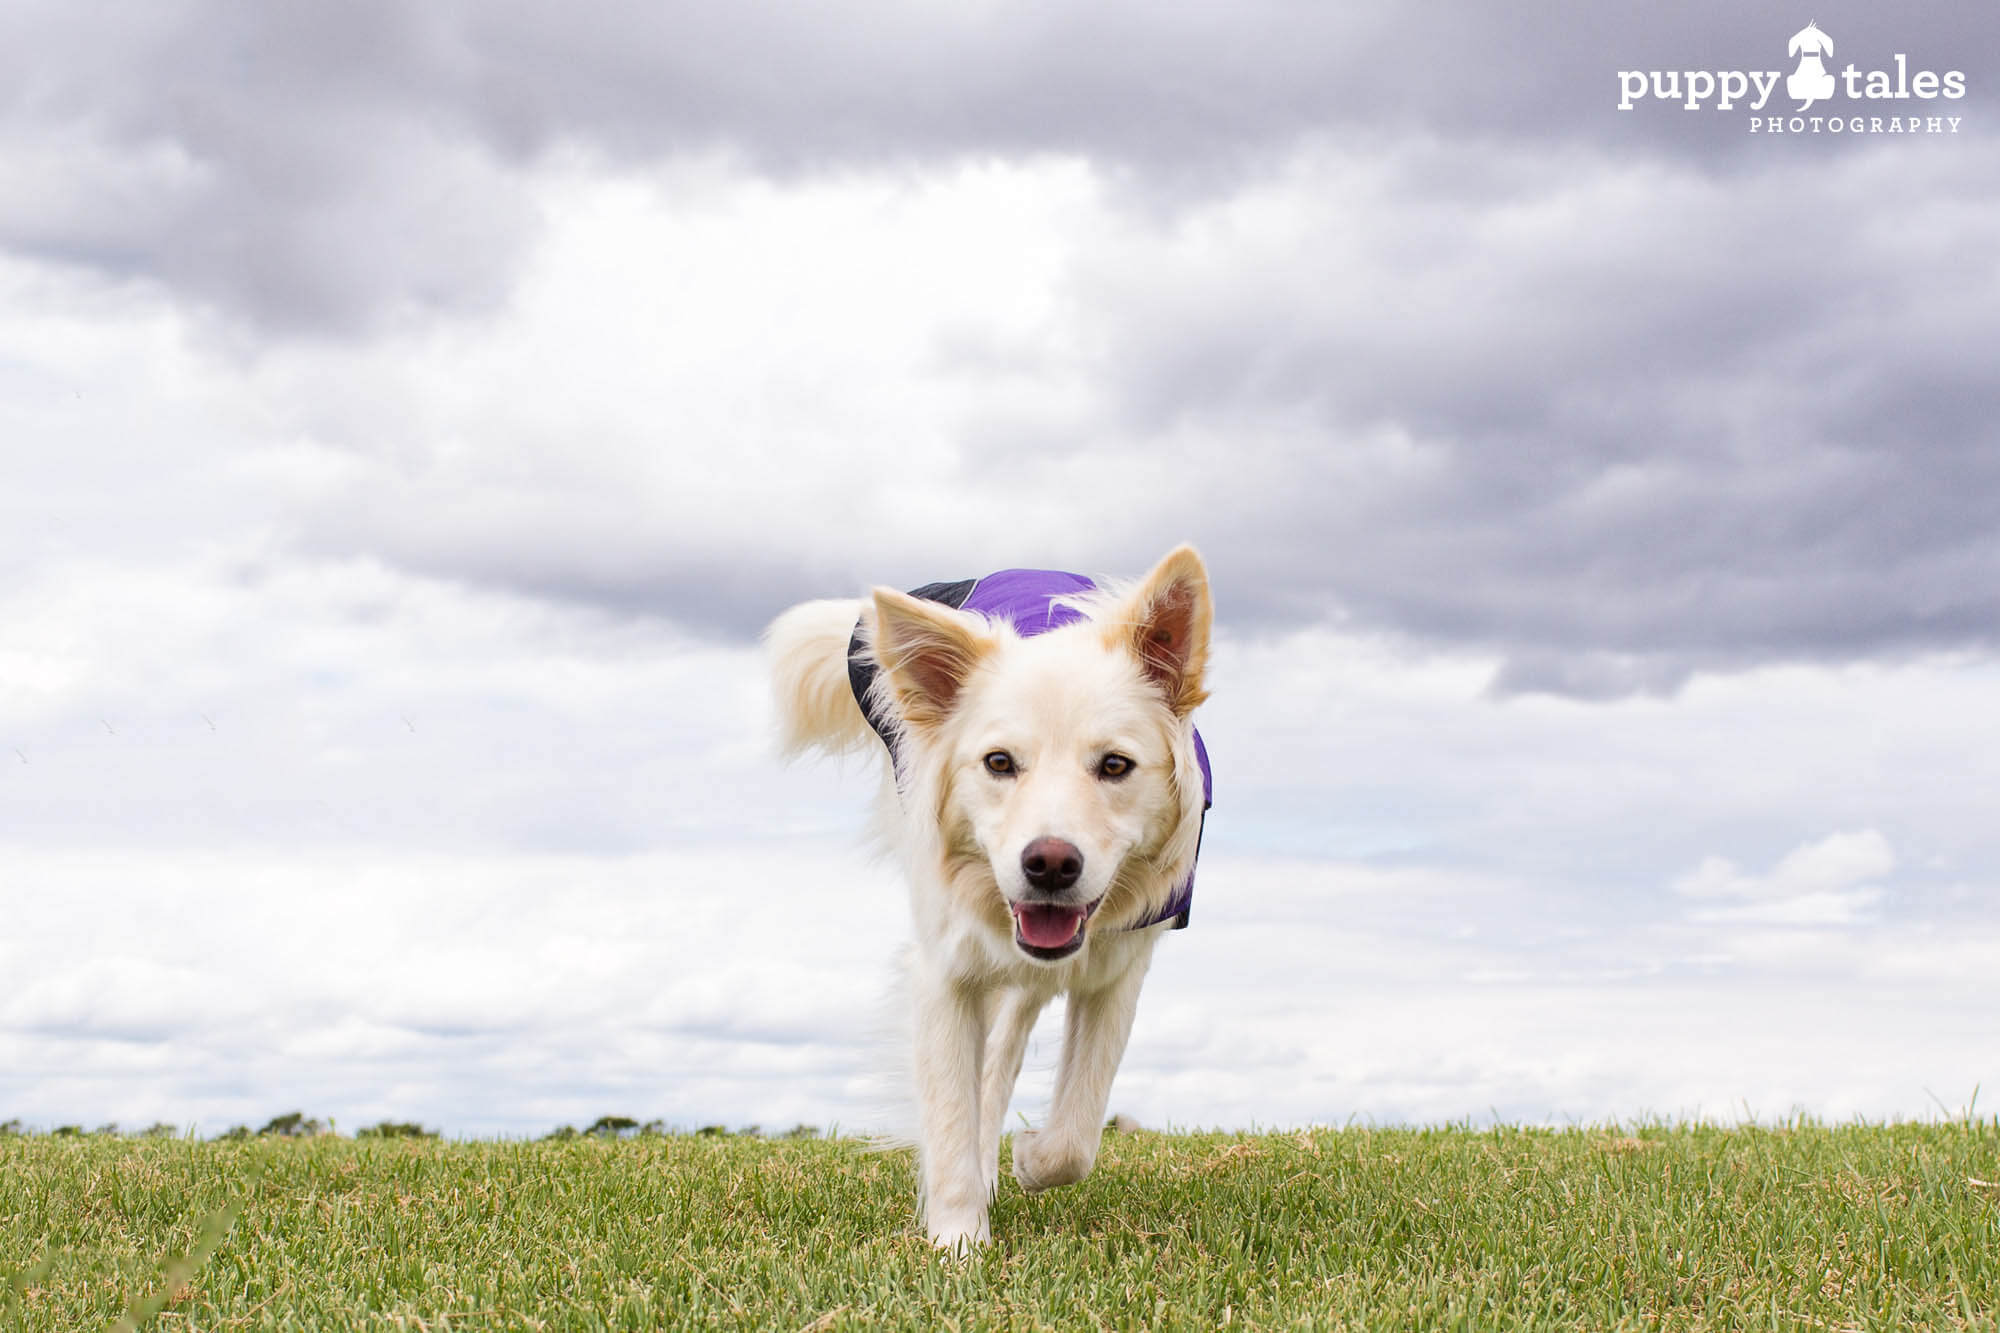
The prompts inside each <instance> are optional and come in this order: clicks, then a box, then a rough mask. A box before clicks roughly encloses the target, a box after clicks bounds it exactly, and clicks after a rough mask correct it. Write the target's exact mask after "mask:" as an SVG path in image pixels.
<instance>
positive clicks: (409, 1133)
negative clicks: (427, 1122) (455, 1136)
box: [354, 1120, 437, 1139]
mask: <svg viewBox="0 0 2000 1333" xmlns="http://www.w3.org/2000/svg"><path fill="white" fill-rule="evenodd" d="M354 1137H355V1138H357V1139H434V1138H436V1137H437V1131H436V1130H432V1129H425V1128H424V1127H423V1126H422V1125H418V1124H413V1123H411V1122H410V1121H407V1120H384V1121H383V1122H382V1123H381V1124H379V1125H370V1126H368V1128H366V1129H363V1130H358V1131H356V1132H355V1135H354Z"/></svg>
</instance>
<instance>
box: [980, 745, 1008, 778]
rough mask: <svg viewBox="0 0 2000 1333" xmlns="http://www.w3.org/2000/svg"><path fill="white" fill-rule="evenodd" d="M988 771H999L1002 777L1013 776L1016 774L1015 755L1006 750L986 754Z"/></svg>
mask: <svg viewBox="0 0 2000 1333" xmlns="http://www.w3.org/2000/svg"><path fill="white" fill-rule="evenodd" d="M986 771H987V772H988V773H998V774H999V775H1000V776H1001V777H1012V776H1013V775H1014V756H1013V755H1011V754H1008V753H1007V752H1006V751H1005V750H995V751H994V752H993V753H992V754H989V755H987V756H986Z"/></svg>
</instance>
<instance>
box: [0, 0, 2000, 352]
mask: <svg viewBox="0 0 2000 1333" xmlns="http://www.w3.org/2000/svg"><path fill="white" fill-rule="evenodd" d="M1816 16H1817V18H1818V19H1819V21H1820V23H1821V26H1822V27H1823V28H1824V29H1826V30H1827V31H1829V32H1834V33H1838V34H1840V35H1841V37H1842V40H1843V41H1844V42H1845V43H1846V46H1845V47H1844V48H1843V49H1844V50H1854V51H1858V52H1862V53H1864V54H1865V53H1867V52H1869V51H1874V52H1876V53H1877V54H1878V55H1879V56H1880V57H1881V58H1882V59H1883V60H1884V61H1886V59H1887V56H1888V53H1889V51H1890V49H1891V48H1892V47H1893V48H1896V49H1903V48H1908V49H1910V50H1913V51H1916V52H1918V53H1919V54H1920V55H1921V53H1923V52H1926V51H1929V52H1935V53H1936V57H1937V59H1939V60H1943V59H1945V58H1947V57H1948V58H1949V59H1950V60H1951V61H1952V62H1954V63H1956V64H1969V65H1970V68H1969V69H1968V71H1967V72H1968V76H1969V77H1970V78H1971V79H1972V81H1973V83H1974V85H1975V86H1977V85H1979V84H1980V83H1981V82H1982V81H1983V82H1985V83H1986V84H1988V85H1990V84H1991V82H1992V79H1991V78H1990V76H1991V75H1992V74H1993V73H1994V71H1995V69H1996V66H2000V60H1996V58H1995V56H1994V54H1993V53H1994V52H1995V50H1996V49H2000V48H1995V46H1994V44H1993V43H1991V42H1990V41H1988V40H1984V39H1985V38H1987V37H1988V36H1989V35H1990V33H1989V31H1988V27H1989V25H1988V24H1987V22H1986V20H1985V18H1984V16H1983V15H1981V14H1979V13H1977V12H1976V11H1975V10H1974V8H1973V7H1971V6H1960V7H1945V6H1931V7H1926V8H1925V9H1923V10H1921V11H1918V10H1899V11H1896V12H1894V13H1893V14H1885V13H1882V12H1879V7H1874V6H1866V5H1862V4H1859V3H1854V2H1852V0H1850V2H1849V3H1845V4H1837V5H1834V6H1833V7H1832V8H1829V7H1828V6H1825V5H1822V6H1821V7H1820V10H1819V11H1817V15H1816ZM1789 21H1790V20H1789V19H1787V20H1785V21H1784V22H1789ZM1784 22H1781V21H1777V20H1775V19H1772V18H1769V17H1768V16H1760V15H1754V14H1752V13H1750V12H1748V11H1745V10H1743V8H1742V7H1741V6H1733V5H1726V4H1721V3H1707V4H1697V5H1682V6H1670V7H1668V6H1662V7H1656V8H1654V9H1651V10H1621V11H1618V13H1617V14H1616V16H1615V21H1613V18H1612V16H1611V15H1610V14H1609V11H1607V10H1605V8H1604V7H1603V6H1602V5H1597V4H1588V3H1582V2H1581V0H1578V2H1577V3H1571V4H1568V5H1564V6H1559V7H1556V8H1544V9H1541V10H1538V11H1537V12H1536V15H1535V21H1534V22H1532V23H1529V22H1526V21H1523V20H1521V19H1519V18H1517V17H1515V16H1513V14H1512V13H1510V12H1508V11H1503V10H1500V9H1497V8H1495V7H1493V6H1483V5H1474V4H1461V5H1455V6H1441V7H1435V8H1432V9H1429V10H1426V11H1424V12H1422V13H1421V14H1413V13H1412V12H1410V11H1408V10H1407V9H1405V8H1403V7H1399V6H1393V5H1388V4H1378V5H1369V6H1351V5H1343V6H1296V5H1285V4H1279V3H1275V0H1267V2H1265V3H1257V4H1251V5H1230V6H1221V5H1214V6H1194V7H1181V8H1172V9H1162V8H1160V7H1158V6H1148V5H1139V4H1136V3H1114V4H1106V5H1088V6H1078V5H1064V4H1056V3H1042V4H1029V5H1009V6H1003V7H999V8H992V7H971V8H967V7H953V6H943V7H916V8H912V7H909V6H889V5H873V4H867V3H847V4H837V5H813V6H805V7H800V6H795V5H775V4H744V5H729V6H715V5H694V4H685V3H680V4H664V5H618V4H612V3H583V4H575V5H565V6H553V5H546V4H526V3H481V4H472V3H446V2H440V3H436V4H404V3H396V2H395V0H360V2H358V3H353V4H343V5H338V6H329V5H318V4H310V3H301V2H298V0H291V2H284V3H273V4H267V5H256V6H247V7H246V6H236V5H225V4H220V3H215V2H214V0H181V2H180V3H165V4H158V5H149V6H146V7H145V8H143V9H141V10H127V11H120V12H119V13H118V15H117V19H116V22H115V24H114V23H112V22H110V21H109V14H108V12H107V11H105V10H103V9H101V8H99V7H94V6H79V5H70V4H62V3H59V0H39V2H37V0H28V2H27V3H22V4H16V5H12V6H10V7H9V9H8V14H7V17H6V18H5V19H4V20H0V38H3V39H4V40H0V80H3V81H4V86H5V87H6V88H8V89H10V90H11V91H10V93H9V94H7V95H6V96H5V99H4V101H0V154H4V155H5V157H7V158H11V159H12V165H11V170H12V171H13V172H14V173H16V174H18V175H19V176H21V177H22V179H21V180H20V181H19V182H18V183H17V186H16V188H12V189H10V190H9V191H7V194H8V195H9V196H10V197H9V198H8V199H7V200H6V201H5V202H4V203H0V244H4V245H7V246H9V247H11V248H14V249H17V250H21V251H24V252H27V253H31V254H35V255H38V256H42V257H46V258H55V259H59V260H63V261H65V262H69V263H73V264H78V265H83V266H86V267H89V268H93V269H97V270H101V271H104V272H107V273H110V274H112V275H115V276H119V277H127V276H141V277H146V278H152V279H156V280H159V281H163V282H166V283H168V284H171V285H172V286H173V287H174V288H175V289H176V290H179V291H182V292H184V293H186V294H188V295H190V296H192V297H194V298H196V299H198V300H202V301H205V302H209V303H211V304H213V305H214V306H216V307H218V308H220V309H222V310H224V311H226V312H229V313H231V314H235V315H238V316H241V317H247V318H249V319H250V320H252V321H253V322H255V323H256V324H257V325H258V326H260V327H263V328H267V329H273V330H277V331H288V332H329V331H331V332H335V333H340V332H351V331H354V330H357V329H361V328H365V327H369V326H372V325H375V324H378V323H380V322H381V321H383V320H385V319H391V318H394V317H396V316H397V315H398V314H399V313H401V312H405V311H412V310H414V311H417V312H423V311H440V310H441V311H447V312H449V311H460V310H466V309H475V310H476V309H478V308H481V307H483V306H484V305H486V304H488V303H490V302H492V301H494V300H497V299H499V297H500V296H501V295H503V294H504V292H505V290H506V285H507V283H508V281H509V279H510V277H511V276H512V274H513V272H514V264H515V262H516V261H517V260H518V258H519V256H520V254H521V252H522V250H523V248H524V243H525V238H526V237H527V236H528V235H529V234H531V233H532V230H533V227H534V218H533V215H532V212H531V210H530V209H529V208H528V207H527V206H526V204H525V203H524V201H523V196H522V192H521V191H520V190H519V189H518V188H517V183H516V182H515V181H514V180H513V179H512V176H513V175H514V173H515V172H517V171H518V170H520V169H521V168H522V167H523V166H524V165H526V164H529V163H531V162H532V161H534V160H535V159H536V158H538V157H539V156H540V155H542V154H545V153H547V152H550V151H554V150H559V149H562V148H564V147H566V146H572V145H575V146H582V147H583V148H585V149H587V150H589V151H594V152H599V153H604V154H608V155H610V156H611V157H613V158H614V159H626V160H650V159H655V158H659V157H661V156H665V155H672V154H676V153H684V152H689V151H716V150H720V151H726V152H732V153H735V154H738V155H740V156H741V157H742V158H743V160H745V161H746V162H748V163H750V164H752V165H753V166H755V167H757V168H759V169H762V170H767V171H773V172H780V173H790V172H811V171H815V170H837V169H841V168H845V167H849V166H853V165H856V164H861V165H867V164H879V163H885V162H895V161H907V160H933V159H936V158H939V157H956V156H965V155H1000V156H1018V155H1024V154H1042V153H1053V154H1072V155H1079V156H1084V157H1088V158H1091V159H1092V160H1094V161H1097V162H1099V163H1100V164H1102V165H1104V166H1106V167H1108V168H1111V169H1113V170H1115V171H1116V172H1119V173H1122V174H1123V175H1125V176H1126V177H1127V178H1128V179H1129V180H1130V181H1131V182H1132V183H1134V184H1136V185H1137V186H1138V187H1140V188H1141V189H1142V190H1153V191H1163V192H1164V193H1165V196H1166V197H1167V198H1170V199H1180V200H1185V199H1187V198H1190V197H1194V198H1199V197H1201V196H1203V195H1205V194H1207V193H1209V192H1211V191H1213V190H1215V189H1218V188H1226V187H1227V185H1228V184H1229V183H1231V182H1233V181H1236V180H1238V179H1240V178H1241V177H1242V176H1243V174H1245V173H1246V172H1253V171H1255V170H1256V169H1258V168H1259V167H1261V166H1263V165H1267V164H1268V163H1270V162H1271V161H1272V160H1273V159H1274V158H1276V157H1278V156H1281V155H1282V154H1283V153H1284V151H1285V150H1286V149H1287V148H1289V147H1290V146H1291V145H1293V144H1295V143H1296V142H1298V141H1299V140H1301V139H1302V138H1309V137H1312V136H1315V135H1330V136H1335V137H1337V138H1341V139H1366V138H1379V137H1382V136H1385V135H1397V134H1404V133H1410V134H1430V135H1442V136H1447V137H1452V138H1457V139H1462V140H1473V141H1488V142H1543V143H1565V142H1589V143H1595V144H1598V145H1601V146H1606V147H1611V148H1616V149H1619V150H1630V151H1639V152H1666V153H1686V152H1697V153H1701V154H1706V155H1709V156H1716V155H1718V154H1720V155H1722V157H1723V158H1724V159H1725V160H1733V159H1736V158H1740V157H1741V156H1742V155H1743V143H1742V141H1743V140H1744V138H1745V136H1743V135H1741V134H1740V132H1739V127H1738V126H1736V125H1735V124H1734V123H1729V124H1725V123H1724V122H1723V120H1722V119H1721V118H1717V117H1707V116H1700V115H1692V116H1691V115H1688V114H1686V113H1684V112H1681V111H1679V109H1678V108H1674V107H1661V106H1648V107H1642V108H1639V109H1638V110H1636V111H1635V112H1633V113H1629V114H1621V113H1615V112H1613V111H1612V109H1611V108H1612V107H1613V105H1614V103H1615V98H1616V89H1617V80H1616V78H1615V74H1616V71H1617V70H1618V69H1620V68H1624V67H1642V68H1644V67H1665V68H1680V67H1688V68H1711V67H1741V66H1745V65H1751V66H1760V67H1761V66H1766V65H1775V64H1778V63H1780V58H1781V56H1782V42H1783V38H1784V32H1783V31H1781V30H1783V29H1784ZM1441 188H1444V189H1447V190H1448V189H1449V185H1448V184H1447V183H1441Z"/></svg>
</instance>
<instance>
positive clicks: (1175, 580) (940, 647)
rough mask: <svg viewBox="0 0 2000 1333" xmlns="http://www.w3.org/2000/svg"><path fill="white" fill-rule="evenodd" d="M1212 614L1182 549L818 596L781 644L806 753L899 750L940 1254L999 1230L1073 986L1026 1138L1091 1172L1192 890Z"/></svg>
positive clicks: (1033, 1172)
mask: <svg viewBox="0 0 2000 1333" xmlns="http://www.w3.org/2000/svg"><path fill="white" fill-rule="evenodd" d="M1210 621H1211V610H1210V604H1209V590H1208V575H1207V571H1206V570H1204V569H1203V567H1202V563H1201V558H1200V557H1199V556H1198V555H1196V554H1195V551H1194V549H1193V548H1192V547H1188V546H1183V547H1180V548H1179V549H1177V550H1175V551H1173V552H1172V553H1171V554H1169V555H1168V556H1167V557H1166V559H1164V560H1162V561H1161V562H1160V563H1159V565H1158V566H1156V567H1155V568H1154V569H1153V571H1152V572H1151V573H1150V574H1148V575H1147V576H1146V577H1145V578H1144V579H1142V580H1140V581H1139V582H1138V583H1137V584H1134V585H1131V586H1129V587H1120V588H1111V587H1099V586H1097V585H1096V584H1094V583H1093V582H1092V581H1091V580H1088V579H1084V578H1081V577H1079V576H1077V575H1072V574H1058V573H1055V572H1052V571H1047V570H1006V571H1002V572H1001V573H999V574H994V575H989V576H987V577H986V578H983V579H977V580H968V581H966V582H964V583H956V584H931V585H929V586H927V587H924V588H919V589H917V590H916V592H915V593H912V594H904V593H900V592H895V591H892V590H890V589H887V588H877V589H876V590H875V593H874V596H873V598H872V599H871V600H869V601H865V602H863V601H825V602H807V603H805V604H803V605H801V606H797V607H794V608H792V609H791V610H790V611H787V612H786V613H785V614H784V615H782V616H780V617H779V618H778V619H777V620H776V621H775V622H774V623H773V624H772V625H771V627H770V629H769V630H768V631H767V633H766V636H765V638H766V642H767V644H768V645H769V647H770V650H771V653H772V658H773V673H774V678H775V684H776V687H777V697H778V711H779V716H780V718H781V720H782V726H783V729H784V739H785V743H786V746H787V748H788V750H789V751H791V752H794V753H796V752H797V751H799V750H802V749H805V748H807V747H808V746H818V747H821V748H824V749H827V750H836V751H837V750H844V749H853V748H857V747H862V746H867V747H871V748H876V749H879V750H881V751H882V752H883V753H884V755H885V757H886V758H887V760H888V763H887V766H886V767H887V769H888V773H887V778H886V780H885V782H884V784H883V792H882V809H881V814H882V816H883V818H882V825H883V827H884V828H885V829H886V830H888V831H889V836H890V840H891V842H892V845H893V846H894V848H895V850H896V852H897V854H898V856H899V859H900V860H901V861H902V864H903V867H904V870H905V872H906V875H907V878H908V880H909V889H910V909H911V914H912V916H913V918H914V921H915V927H916V939H915V946H914V948H913V950H912V951H911V952H912V957H911V963H910V977H909V982H910V991H911V999H912V1001H913V1003H914V1007H915V1012H914V1015H913V1017H914V1026H913V1032H914V1041H915V1048H914V1051H913V1055H914V1063H913V1071H912V1072H913V1075H914V1081H915V1091H916V1100H917V1108H916V1109H917V1124H918V1143H917V1149H918V1154H917V1161H918V1172H919V1178H920V1181H921V1188H922V1192H923V1199H922V1203H923V1214H924V1220H925V1225H926V1228H927V1230H928V1232H929V1234H930V1238H931V1241H932V1243H933V1244H936V1245H938V1246H941V1247H947V1248H953V1249H958V1248H965V1247H970V1246H973V1245H978V1244H981V1243H984V1242H985V1241H986V1240H987V1239H988V1237H989V1231H988V1228H987V1217H986V1213H987V1206H988V1204H989V1202H990V1201H991V1199H992V1197H993V1192H994V1190H995V1188H996V1187H997V1184H998V1180H999V1147H1000V1129H1001V1119H1002V1117H1003V1116H1004V1115H1005V1113H1006V1110H1007V1103H1008V1100H1009V1098H1010V1097H1011V1096H1012V1094H1013V1089H1014V1081H1015V1079H1016V1078H1017V1077H1018V1076H1019V1075H1020V1072H1021V1058H1022V1054H1023V1052H1024V1050H1025V1048H1026V1046H1027V1041H1028V1035H1029V1032H1030V1031H1031V1030H1032V1028H1033V1027H1034V1022H1035V1017H1036V1015H1037V1014H1039V1013H1040V1012H1041V1010H1042V1008H1043V1006H1044V1005H1046V1004H1047V1003H1048V1002H1049V1000H1050V999H1051V998H1053V997H1054V996H1055V995H1057V994H1059V993H1067V995H1068V1003H1067V1023H1066V1029H1065V1032H1064V1037H1063V1051H1062V1060H1061V1064H1060V1066H1059V1067H1058V1070H1057V1074H1056V1086H1055V1096H1054V1100H1053V1103H1052V1105H1051V1106H1050V1110H1049V1115H1048V1119H1047V1121H1046V1123H1045V1124H1044V1125H1043V1126H1042V1128H1041V1129H1040V1130H1036V1131H1028V1130H1024V1131H1021V1132H1020V1133H1018V1134H1016V1135H1015V1138H1014V1177H1015V1179H1016V1180H1018V1181H1019V1182H1020V1183H1021V1186H1022V1188H1024V1189H1026V1190H1029V1191H1031V1192H1032V1191H1037V1190H1043V1189H1047V1188H1049V1187H1051V1186H1054V1185H1068V1184H1071V1183H1073V1182H1075V1181H1078V1180H1081V1179H1083V1178H1084V1176H1086V1175H1088V1174H1089V1173H1090V1169H1091V1166H1092V1164H1093V1163H1094V1162H1095V1161H1096V1157H1097V1147H1098V1137H1099V1135H1100V1133H1101V1132H1102V1129H1103V1125H1104V1111H1105V1104H1106V1101H1107V1099H1108V1098H1109V1096H1110V1093H1111V1080H1112V1076H1113V1075H1114V1074H1115V1073H1116V1072H1117V1070H1118V1062H1119V1060H1120V1059H1121V1058H1122V1057H1123V1055H1124V1053H1125V1041H1126V1038H1127V1036H1128V1035H1129V1034H1130V1033H1131V1030H1132V1015H1133V1011H1134V1009H1135V1007H1136V1006H1137V1004H1138V1000H1139V987H1140V984H1141V982H1142V981H1143V980H1144V979H1145V975H1146V968H1147V965H1148V964H1149V963H1150V962H1151V960H1152V954H1153V946H1154V945H1156V944H1157V943H1158V942H1159V939H1160V936H1161V935H1162V934H1164V933H1165V932H1166V931H1167V930H1168V929H1175V928H1178V927H1180V926H1184V925H1186V924H1187V919H1188V906H1189V901H1190V900H1191V898H1192V896H1193V890H1194V866H1195V855H1196V853H1197V851H1198V850H1199V849H1200V845H1201V826H1202V814H1203V811H1204V810H1205V809H1206V808H1207V805H1208V801H1209V794H1210V779H1209V772H1208V757H1207V754H1206V752H1205V751H1204V750H1203V748H1202V743H1201V738H1200V737H1199V736H1198V735H1197V734H1196V733H1195V730H1194V726H1193V723H1192V721H1191V714H1192V713H1193V711H1194V708H1195V705H1197V704H1199V703H1200V702H1201V701H1202V700H1203V699H1204V698H1205V697H1207V696H1206V693H1205V691H1204V690H1203V688H1202V676H1203V672H1204V670H1205V667H1206V664H1207V660H1208V639H1209V625H1210ZM878 737H879V744H878V740H877V738H878Z"/></svg>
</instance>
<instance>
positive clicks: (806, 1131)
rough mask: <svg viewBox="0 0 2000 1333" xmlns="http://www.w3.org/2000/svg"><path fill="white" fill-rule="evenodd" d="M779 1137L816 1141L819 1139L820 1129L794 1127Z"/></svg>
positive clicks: (801, 1126)
mask: <svg viewBox="0 0 2000 1333" xmlns="http://www.w3.org/2000/svg"><path fill="white" fill-rule="evenodd" d="M777 1137H778V1138H781V1139H816V1138H818V1137H819V1127H818V1126H817V1125H793V1126H792V1127H791V1128H790V1129H788V1130H786V1131H785V1132H784V1133H782V1134H780V1135H778V1136H777Z"/></svg>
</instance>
